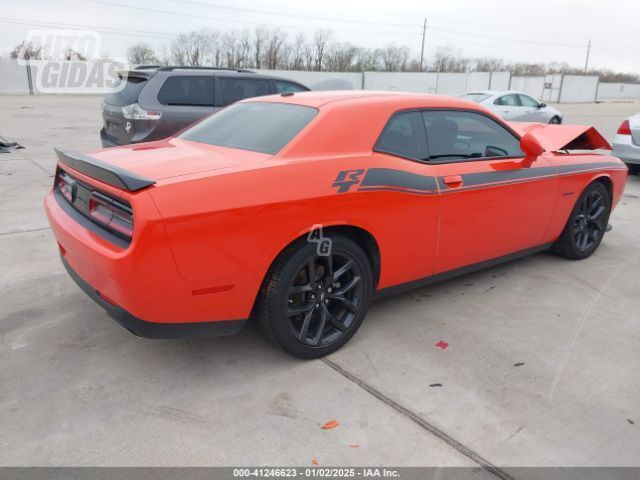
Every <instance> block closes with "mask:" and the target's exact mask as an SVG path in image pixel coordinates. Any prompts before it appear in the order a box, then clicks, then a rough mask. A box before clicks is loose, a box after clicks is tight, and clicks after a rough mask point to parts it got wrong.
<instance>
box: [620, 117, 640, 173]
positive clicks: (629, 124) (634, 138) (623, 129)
mask: <svg viewBox="0 0 640 480" xmlns="http://www.w3.org/2000/svg"><path fill="white" fill-rule="evenodd" d="M613 156H615V157H618V158H619V159H620V160H622V161H623V162H624V163H626V164H627V167H629V173H630V174H632V175H635V174H638V173H640V113H638V114H637V115H634V116H633V117H629V118H627V119H626V120H625V121H623V122H622V124H620V128H618V133H616V138H614V139H613Z"/></svg>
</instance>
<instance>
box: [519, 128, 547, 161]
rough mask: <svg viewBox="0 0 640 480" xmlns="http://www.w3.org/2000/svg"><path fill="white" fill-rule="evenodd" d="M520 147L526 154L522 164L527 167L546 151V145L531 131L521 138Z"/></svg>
mask: <svg viewBox="0 0 640 480" xmlns="http://www.w3.org/2000/svg"><path fill="white" fill-rule="evenodd" d="M520 149H521V150H522V151H523V152H524V155H525V156H524V160H523V161H522V165H523V166H525V167H527V168H528V167H530V166H531V164H532V163H533V162H535V161H536V159H537V158H538V157H539V156H540V155H542V154H543V153H544V147H543V146H542V145H541V144H540V142H539V141H538V139H537V138H536V137H534V136H533V135H531V134H530V133H527V134H525V136H524V137H522V138H521V139H520Z"/></svg>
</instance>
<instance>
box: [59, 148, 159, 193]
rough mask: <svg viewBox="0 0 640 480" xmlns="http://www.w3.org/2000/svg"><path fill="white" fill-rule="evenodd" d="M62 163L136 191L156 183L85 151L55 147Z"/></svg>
mask: <svg viewBox="0 0 640 480" xmlns="http://www.w3.org/2000/svg"><path fill="white" fill-rule="evenodd" d="M53 150H54V151H55V152H56V155H57V156H58V159H59V160H60V162H61V163H64V164H65V165H68V166H69V167H71V168H73V169H74V170H76V171H78V172H80V173H84V174H85V175H87V176H89V177H91V178H95V179H96V180H100V181H101V182H104V183H106V184H108V185H112V186H114V187H118V188H121V189H123V190H128V191H130V192H135V191H136V190H142V189H143V188H147V187H150V186H151V185H153V184H155V183H156V181H155V180H151V179H150V178H146V177H142V176H140V175H136V174H135V173H131V172H128V171H127V170H124V169H122V168H120V167H116V166H115V165H111V164H110V163H105V162H103V161H101V160H98V159H97V158H93V157H90V156H88V155H85V154H83V153H78V152H72V151H71V150H60V149H58V148H54V149H53Z"/></svg>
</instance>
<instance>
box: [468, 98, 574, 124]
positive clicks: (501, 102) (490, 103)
mask: <svg viewBox="0 0 640 480" xmlns="http://www.w3.org/2000/svg"><path fill="white" fill-rule="evenodd" d="M461 98H466V99H467V100H473V101H474V102H476V103H479V104H480V105H482V106H484V107H487V108H488V109H489V110H491V111H493V112H494V113H496V114H498V115H499V116H501V117H502V118H504V119H505V120H508V121H511V122H541V123H562V112H560V111H559V110H556V109H555V108H553V107H550V106H548V105H547V104H546V103H541V102H539V101H537V100H536V99H535V98H533V97H531V96H530V95H527V94H526V93H522V92H516V91H513V90H506V91H496V90H480V91H477V92H467V93H465V94H464V95H461Z"/></svg>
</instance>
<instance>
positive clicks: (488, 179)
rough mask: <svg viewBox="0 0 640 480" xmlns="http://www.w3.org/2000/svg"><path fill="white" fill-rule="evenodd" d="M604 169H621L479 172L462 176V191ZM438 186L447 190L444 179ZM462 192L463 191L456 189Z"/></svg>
mask: <svg viewBox="0 0 640 480" xmlns="http://www.w3.org/2000/svg"><path fill="white" fill-rule="evenodd" d="M602 168H621V165H620V164H619V163H616V162H594V163H578V164H573V165H560V166H558V167H537V168H519V169H517V170H496V171H493V172H478V173H465V174H462V175H461V176H462V189H464V188H469V187H477V186H480V185H483V186H484V185H486V186H490V185H492V184H498V183H506V184H509V183H519V182H520V181H522V180H528V179H536V178H544V177H549V176H553V175H564V174H568V173H577V172H582V171H589V170H599V169H602ZM438 186H439V187H440V189H441V190H445V189H446V188H447V186H446V184H445V183H444V177H438ZM456 190H461V189H456Z"/></svg>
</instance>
